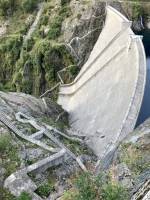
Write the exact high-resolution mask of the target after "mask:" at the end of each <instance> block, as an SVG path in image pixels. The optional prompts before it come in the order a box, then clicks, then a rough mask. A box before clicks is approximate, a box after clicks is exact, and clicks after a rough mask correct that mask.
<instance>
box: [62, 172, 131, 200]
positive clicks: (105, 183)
mask: <svg viewBox="0 0 150 200" xmlns="http://www.w3.org/2000/svg"><path fill="white" fill-rule="evenodd" d="M67 198H68V199H70V200H96V199H97V200H98V199H99V200H122V199H123V200H129V197H128V194H127V192H126V190H125V189H124V188H123V187H121V186H120V185H114V184H112V183H111V182H110V180H109V178H108V177H107V176H106V175H99V176H98V177H95V176H93V175H92V174H91V173H82V174H81V175H80V176H79V177H77V179H76V180H75V189H74V190H70V191H68V192H66V193H65V195H64V196H63V200H68V199H67Z"/></svg>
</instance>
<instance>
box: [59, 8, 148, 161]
mask: <svg viewBox="0 0 150 200" xmlns="http://www.w3.org/2000/svg"><path fill="white" fill-rule="evenodd" d="M131 25H132V22H131V21H129V20H128V19H127V18H125V17H124V16H123V15H122V14H121V13H119V12H118V11H117V10H115V9H114V8H112V7H110V6H108V7H107V17H106V22H105V26H104V28H103V31H102V33H101V34H100V36H99V38H98V40H97V43H96V44H95V46H94V48H93V51H92V52H91V55H90V57H89V59H88V61H87V62H86V63H85V65H84V66H83V67H82V69H81V71H80V73H79V74H78V76H77V77H76V79H75V80H74V81H73V82H72V83H71V84H65V85H64V84H62V85H61V86H60V91H59V98H58V103H59V104H60V105H62V107H63V108H64V109H65V110H66V111H67V112H68V113H69V120H70V125H71V126H72V128H74V129H75V130H76V131H77V134H79V135H85V136H87V144H88V145H89V146H90V147H91V148H92V149H93V150H94V152H95V153H96V155H98V156H100V157H102V156H104V155H105V154H106V153H108V152H109V151H110V150H112V148H114V147H115V146H116V145H117V144H118V142H119V141H120V140H122V139H123V138H124V137H125V136H126V135H127V134H128V133H129V132H130V131H132V130H133V128H134V126H135V123H136V120H137V117H138V113H139V110H140V107H141V102H142V99H143V94H144V88H145V79H146V59H145V51H144V48H143V44H142V40H141V37H140V36H136V35H135V34H134V33H133V32H132V30H131ZM87 48H88V47H87Z"/></svg>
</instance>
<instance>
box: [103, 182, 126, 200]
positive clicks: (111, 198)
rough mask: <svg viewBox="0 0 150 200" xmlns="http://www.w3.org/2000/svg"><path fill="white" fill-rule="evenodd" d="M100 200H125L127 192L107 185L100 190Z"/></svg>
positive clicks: (117, 186) (112, 185)
mask: <svg viewBox="0 0 150 200" xmlns="http://www.w3.org/2000/svg"><path fill="white" fill-rule="evenodd" d="M102 199H104V200H127V199H129V197H128V194H127V192H126V191H125V190H124V188H123V187H121V186H119V185H114V184H112V183H108V184H107V185H105V186H103V188H102Z"/></svg>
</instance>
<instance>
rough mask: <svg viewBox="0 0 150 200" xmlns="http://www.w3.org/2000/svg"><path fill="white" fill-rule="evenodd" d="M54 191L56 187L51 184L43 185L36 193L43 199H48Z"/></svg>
mask: <svg viewBox="0 0 150 200" xmlns="http://www.w3.org/2000/svg"><path fill="white" fill-rule="evenodd" d="M53 191H54V186H53V185H51V184H50V183H45V184H42V185H41V186H39V187H38V189H37V190H36V191H35V192H36V193H37V194H38V195H39V196H41V197H42V198H45V197H48V196H49V194H50V192H53Z"/></svg>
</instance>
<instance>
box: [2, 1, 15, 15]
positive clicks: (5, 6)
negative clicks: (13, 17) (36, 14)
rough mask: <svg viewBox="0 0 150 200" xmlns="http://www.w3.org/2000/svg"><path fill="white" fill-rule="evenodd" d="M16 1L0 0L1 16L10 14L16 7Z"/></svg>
mask: <svg viewBox="0 0 150 200" xmlns="http://www.w3.org/2000/svg"><path fill="white" fill-rule="evenodd" d="M16 2H17V1H16V0H0V14H1V15H3V16H7V15H8V14H12V13H13V11H14V9H15V7H16ZM8 11H9V12H8Z"/></svg>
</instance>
